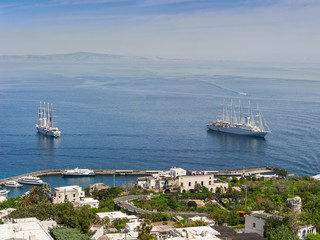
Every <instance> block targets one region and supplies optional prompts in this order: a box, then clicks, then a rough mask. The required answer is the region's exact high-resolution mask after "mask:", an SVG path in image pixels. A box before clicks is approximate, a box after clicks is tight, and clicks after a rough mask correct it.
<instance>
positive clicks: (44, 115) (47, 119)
mask: <svg viewBox="0 0 320 240" xmlns="http://www.w3.org/2000/svg"><path fill="white" fill-rule="evenodd" d="M36 128H37V130H38V132H39V133H42V134H43V135H46V136H52V137H60V135H61V132H60V131H59V129H58V128H56V127H54V121H53V105H52V103H51V109H50V110H49V103H47V110H46V103H45V102H43V107H41V102H40V107H39V113H38V124H36Z"/></svg>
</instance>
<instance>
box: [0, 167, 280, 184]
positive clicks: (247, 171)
mask: <svg viewBox="0 0 320 240" xmlns="http://www.w3.org/2000/svg"><path fill="white" fill-rule="evenodd" d="M64 170H67V169H53V170H42V171H37V172H32V173H26V174H22V175H19V176H13V177H9V178H4V179H0V185H2V184H4V183H5V182H8V181H12V180H17V179H19V178H21V177H25V176H30V175H32V176H35V177H41V176H49V175H60V174H61V172H62V171H64ZM68 170H70V169H68ZM163 171H168V170H150V169H149V170H136V169H94V172H95V174H96V175H146V176H151V175H152V174H155V173H159V172H163ZM277 171H278V168H276V167H256V168H243V169H234V170H187V172H188V173H189V174H191V175H196V174H214V175H215V176H218V177H219V176H245V177H248V176H252V175H254V174H263V173H273V172H277Z"/></svg>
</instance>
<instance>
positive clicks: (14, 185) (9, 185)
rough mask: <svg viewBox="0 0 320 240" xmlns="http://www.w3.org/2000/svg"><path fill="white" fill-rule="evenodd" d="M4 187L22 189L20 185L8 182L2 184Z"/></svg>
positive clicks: (15, 182)
mask: <svg viewBox="0 0 320 240" xmlns="http://www.w3.org/2000/svg"><path fill="white" fill-rule="evenodd" d="M4 185H5V186H6V187H22V184H20V183H18V182H17V181H9V182H6V183H5V184H4Z"/></svg>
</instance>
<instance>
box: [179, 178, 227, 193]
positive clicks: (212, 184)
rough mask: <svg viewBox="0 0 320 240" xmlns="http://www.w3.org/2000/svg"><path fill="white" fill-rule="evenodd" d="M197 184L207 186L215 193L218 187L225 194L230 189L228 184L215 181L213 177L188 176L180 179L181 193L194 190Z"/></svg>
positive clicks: (218, 180)
mask: <svg viewBox="0 0 320 240" xmlns="http://www.w3.org/2000/svg"><path fill="white" fill-rule="evenodd" d="M196 184H200V186H205V187H206V188H208V189H209V191H210V192H213V193H215V192H216V189H217V188H218V187H219V188H221V189H222V191H223V192H224V191H226V190H227V189H228V183H226V182H224V181H222V180H220V179H214V176H213V175H188V176H180V177H178V185H179V187H180V191H181V192H183V191H190V190H191V189H194V186H195V185H196Z"/></svg>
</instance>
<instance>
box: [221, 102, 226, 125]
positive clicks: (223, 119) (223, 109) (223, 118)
mask: <svg viewBox="0 0 320 240" xmlns="http://www.w3.org/2000/svg"><path fill="white" fill-rule="evenodd" d="M225 108H226V100H225V99H224V100H223V105H222V122H224V121H225Z"/></svg>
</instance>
